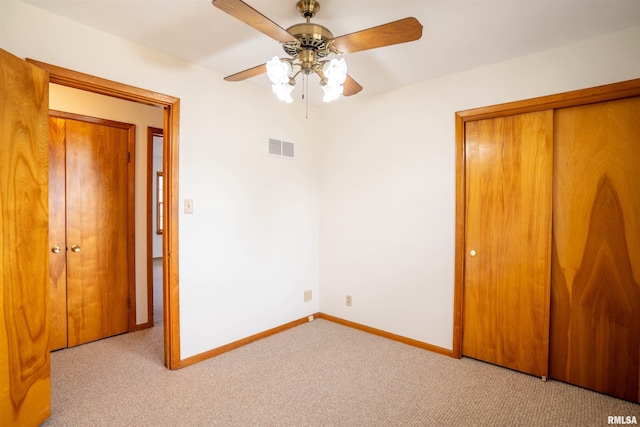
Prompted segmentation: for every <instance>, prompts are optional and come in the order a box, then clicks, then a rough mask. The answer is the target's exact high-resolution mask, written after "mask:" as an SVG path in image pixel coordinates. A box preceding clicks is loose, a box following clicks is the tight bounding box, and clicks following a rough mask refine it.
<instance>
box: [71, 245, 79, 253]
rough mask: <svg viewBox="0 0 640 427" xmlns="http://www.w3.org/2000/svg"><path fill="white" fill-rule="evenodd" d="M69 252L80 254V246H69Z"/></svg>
mask: <svg viewBox="0 0 640 427" xmlns="http://www.w3.org/2000/svg"><path fill="white" fill-rule="evenodd" d="M71 252H80V246H78V245H73V246H71Z"/></svg>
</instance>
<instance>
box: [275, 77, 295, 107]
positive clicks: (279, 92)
mask: <svg viewBox="0 0 640 427" xmlns="http://www.w3.org/2000/svg"><path fill="white" fill-rule="evenodd" d="M271 89H272V90H273V93H275V94H276V96H277V97H278V99H279V100H280V101H284V102H286V103H287V104H291V103H292V102H293V98H292V97H291V92H293V89H295V86H293V85H290V84H289V83H288V80H287V83H282V84H278V85H276V84H274V85H272V86H271Z"/></svg>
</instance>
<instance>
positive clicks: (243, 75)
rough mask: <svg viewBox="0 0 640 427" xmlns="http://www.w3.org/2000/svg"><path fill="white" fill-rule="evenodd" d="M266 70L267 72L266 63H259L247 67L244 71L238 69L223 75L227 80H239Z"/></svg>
mask: <svg viewBox="0 0 640 427" xmlns="http://www.w3.org/2000/svg"><path fill="white" fill-rule="evenodd" d="M266 72H267V64H261V65H256V66H255V67H252V68H249V69H247V70H244V71H239V72H237V73H235V74H232V75H230V76H227V77H225V78H224V79H225V80H226V81H228V82H241V81H243V80H246V79H250V78H251V77H255V76H259V75H260V74H264V73H266Z"/></svg>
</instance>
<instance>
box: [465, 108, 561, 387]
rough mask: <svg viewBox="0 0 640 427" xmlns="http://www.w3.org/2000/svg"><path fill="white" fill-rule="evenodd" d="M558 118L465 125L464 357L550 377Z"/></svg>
mask: <svg viewBox="0 0 640 427" xmlns="http://www.w3.org/2000/svg"><path fill="white" fill-rule="evenodd" d="M552 138H553V113H552V112H551V111H542V112H535V113H527V114H520V115H514V116H508V117H500V118H495V119H487V120H480V121H473V122H468V123H466V124H465V140H466V153H465V154H466V160H465V161H466V209H467V210H466V215H465V216H466V218H465V221H466V225H465V229H466V234H465V245H466V255H465V270H464V306H463V322H464V323H463V340H462V354H463V355H465V356H469V357H473V358H476V359H480V360H483V361H486V362H490V363H494V364H497V365H501V366H505V367H508V368H511V369H515V370H518V371H522V372H526V373H529V374H533V375H537V376H541V377H546V376H547V373H548V370H547V368H548V354H549V353H548V345H549V336H548V332H549V282H550V280H549V275H550V253H551V199H552V195H551V190H552V176H551V173H552V154H553V153H552Z"/></svg>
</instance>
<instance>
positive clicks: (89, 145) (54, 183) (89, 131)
mask: <svg viewBox="0 0 640 427" xmlns="http://www.w3.org/2000/svg"><path fill="white" fill-rule="evenodd" d="M50 127H51V129H50V134H51V142H50V146H51V151H50V169H49V177H50V186H51V191H50V196H51V197H50V200H51V202H50V203H51V208H52V211H51V212H50V231H49V235H50V241H51V244H52V249H51V250H52V256H51V265H50V267H51V268H50V278H51V306H52V320H51V322H52V323H51V325H52V328H51V349H52V350H54V349H57V348H62V347H73V346H76V345H79V344H83V343H86V342H90V341H95V340H98V339H101V338H106V337H110V336H113V335H117V334H121V333H124V332H128V330H129V282H128V269H129V264H128V246H127V245H128V242H127V230H128V227H127V221H128V210H127V205H128V201H127V194H128V185H129V178H128V171H127V169H128V150H129V147H128V144H129V136H128V135H129V131H128V130H127V129H124V128H122V127H120V126H112V125H109V124H99V123H92V122H89V121H81V120H74V119H69V118H55V117H51V118H50ZM54 248H57V249H55V250H54Z"/></svg>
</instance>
